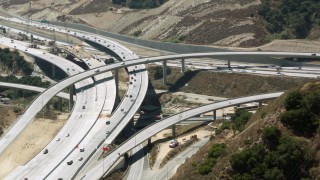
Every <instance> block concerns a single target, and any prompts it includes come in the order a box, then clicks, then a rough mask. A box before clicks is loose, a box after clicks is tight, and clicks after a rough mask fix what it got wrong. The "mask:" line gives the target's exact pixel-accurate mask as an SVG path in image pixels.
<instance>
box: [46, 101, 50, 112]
mask: <svg viewBox="0 0 320 180" xmlns="http://www.w3.org/2000/svg"><path fill="white" fill-rule="evenodd" d="M46 109H47V111H49V110H50V102H48V103H47V104H46Z"/></svg>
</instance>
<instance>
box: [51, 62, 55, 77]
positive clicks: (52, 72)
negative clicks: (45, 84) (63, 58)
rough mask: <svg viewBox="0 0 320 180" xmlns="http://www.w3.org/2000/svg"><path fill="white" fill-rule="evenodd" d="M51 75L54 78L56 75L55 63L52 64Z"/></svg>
mask: <svg viewBox="0 0 320 180" xmlns="http://www.w3.org/2000/svg"><path fill="white" fill-rule="evenodd" d="M51 75H52V79H54V78H55V77H56V67H55V66H54V64H52V65H51Z"/></svg>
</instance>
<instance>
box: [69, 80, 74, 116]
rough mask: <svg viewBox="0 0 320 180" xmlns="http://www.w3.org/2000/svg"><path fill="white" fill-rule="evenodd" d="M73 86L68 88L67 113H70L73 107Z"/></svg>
mask: <svg viewBox="0 0 320 180" xmlns="http://www.w3.org/2000/svg"><path fill="white" fill-rule="evenodd" d="M73 91H74V88H73V85H71V86H69V112H71V110H72V107H73Z"/></svg>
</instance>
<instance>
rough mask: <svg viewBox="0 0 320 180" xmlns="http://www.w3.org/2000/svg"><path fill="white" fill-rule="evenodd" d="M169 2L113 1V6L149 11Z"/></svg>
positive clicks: (149, 0)
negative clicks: (118, 5)
mask: <svg viewBox="0 0 320 180" xmlns="http://www.w3.org/2000/svg"><path fill="white" fill-rule="evenodd" d="M166 1H167V0H112V3H113V4H120V5H122V6H128V7H129V8H132V9H149V8H156V7H159V6H161V5H162V4H163V3H165V2H166Z"/></svg>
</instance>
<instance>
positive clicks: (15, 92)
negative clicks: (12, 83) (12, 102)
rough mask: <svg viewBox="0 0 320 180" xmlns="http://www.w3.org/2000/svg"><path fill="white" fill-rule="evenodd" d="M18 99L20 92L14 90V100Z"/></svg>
mask: <svg viewBox="0 0 320 180" xmlns="http://www.w3.org/2000/svg"><path fill="white" fill-rule="evenodd" d="M17 98H18V90H17V89H13V99H17Z"/></svg>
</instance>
